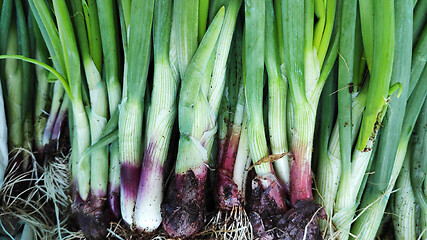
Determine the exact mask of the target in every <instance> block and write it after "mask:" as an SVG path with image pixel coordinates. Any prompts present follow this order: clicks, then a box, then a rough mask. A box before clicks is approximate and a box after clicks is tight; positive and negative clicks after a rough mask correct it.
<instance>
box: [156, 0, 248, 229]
mask: <svg viewBox="0 0 427 240" xmlns="http://www.w3.org/2000/svg"><path fill="white" fill-rule="evenodd" d="M239 2H241V1H239V0H233V1H231V2H230V3H229V5H228V6H227V11H225V10H224V8H223V7H222V8H221V9H220V10H219V11H218V13H217V15H216V16H215V18H214V19H213V21H212V22H211V24H210V26H209V28H208V30H207V31H206V33H205V35H204V37H203V40H202V41H201V43H200V45H199V47H198V48H197V50H196V52H195V54H194V56H193V57H192V59H191V62H190V63H189V64H188V67H186V71H185V75H183V74H182V71H181V70H182V67H181V66H182V65H184V67H185V62H183V60H185V59H186V58H184V57H181V58H180V57H179V56H180V55H182V54H183V53H180V52H179V51H182V50H178V66H179V69H180V75H181V79H182V83H181V91H180V96H179V105H178V121H179V131H180V139H179V143H178V155H177V160H176V165H175V171H174V175H173V178H172V180H171V183H170V185H169V188H168V190H167V193H166V198H165V200H164V202H163V205H162V215H163V216H164V218H163V227H164V228H165V230H166V231H167V232H168V233H169V234H170V235H172V236H174V237H190V236H194V234H196V233H197V232H198V230H200V229H201V227H202V226H203V222H204V218H205V212H206V210H205V200H206V197H205V194H206V179H207V172H208V168H207V164H208V161H209V159H210V158H211V157H210V155H211V148H212V144H213V140H214V136H215V134H216V130H217V126H216V115H217V113H218V109H219V103H220V101H221V98H222V91H223V87H224V83H223V81H224V75H225V64H226V62H227V57H228V52H229V48H230V45H231V38H232V35H233V34H232V33H233V31H234V24H235V19H236V16H237V12H238V9H239V4H238V3H239ZM181 7H182V6H181ZM174 8H175V6H174ZM225 12H226V13H225ZM224 15H225V17H224ZM174 16H175V11H174ZM233 16H234V18H233ZM174 21H175V19H174ZM223 22H224V24H223ZM184 23H185V21H184V22H177V23H176V24H177V26H179V25H180V24H184ZM174 24H175V23H174ZM184 27H185V25H184ZM187 27H188V29H193V28H191V27H190V26H188V25H187ZM230 27H231V30H230ZM178 29H179V28H175V30H178ZM193 31H194V32H197V27H196V28H195V29H193ZM220 33H221V34H220ZM176 37H177V44H178V46H180V44H182V43H183V42H180V40H179V39H180V38H182V37H183V36H180V34H179V33H178V34H177V35H176ZM228 38H229V39H228ZM218 39H220V40H218ZM221 39H222V41H221ZM181 40H184V38H183V39H181ZM217 40H218V41H217ZM217 42H218V44H217ZM216 45H218V46H217V47H216ZM215 48H217V52H215V51H214V49H215ZM220 49H221V50H220ZM184 54H188V53H184ZM213 56H215V58H214V57H213ZM214 60H215V61H214ZM210 69H212V71H213V72H212V75H211V71H210ZM219 73H221V74H219ZM211 76H212V80H211ZM215 84H218V85H215ZM217 86H221V87H222V89H220V91H219V93H218V92H217V91H218V89H217V88H218V87H217ZM210 87H212V88H210ZM214 93H218V94H217V95H215V94H214Z"/></svg>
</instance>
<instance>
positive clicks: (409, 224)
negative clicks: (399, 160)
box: [390, 151, 416, 240]
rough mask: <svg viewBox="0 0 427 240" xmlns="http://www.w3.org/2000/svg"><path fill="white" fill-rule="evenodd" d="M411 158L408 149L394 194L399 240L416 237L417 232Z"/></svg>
mask: <svg viewBox="0 0 427 240" xmlns="http://www.w3.org/2000/svg"><path fill="white" fill-rule="evenodd" d="M410 158H411V153H410V152H409V151H408V152H407V153H406V156H405V160H404V162H403V165H402V169H401V170H400V174H399V178H398V179H397V181H396V186H395V193H394V194H393V195H392V200H391V202H390V203H391V206H392V210H393V213H394V214H393V215H392V217H393V226H394V235H395V237H396V239H397V240H400V239H416V232H415V224H416V223H415V208H416V205H415V196H414V191H413V190H412V186H411V176H410Z"/></svg>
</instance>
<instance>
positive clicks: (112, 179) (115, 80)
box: [96, 0, 122, 219]
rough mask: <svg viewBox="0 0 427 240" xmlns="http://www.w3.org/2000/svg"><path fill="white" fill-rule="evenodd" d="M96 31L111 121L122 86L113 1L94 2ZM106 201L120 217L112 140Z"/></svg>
mask: <svg viewBox="0 0 427 240" xmlns="http://www.w3.org/2000/svg"><path fill="white" fill-rule="evenodd" d="M96 3H97V9H98V18H99V28H100V34H101V43H102V53H103V71H102V78H103V79H105V82H106V84H107V95H108V110H109V113H110V120H111V118H112V117H113V115H114V114H115V113H116V112H117V111H118V106H119V104H120V100H121V96H122V87H121V84H120V82H119V53H118V51H119V49H118V39H117V38H118V29H117V27H118V26H116V17H115V16H116V14H115V11H116V10H115V7H116V5H115V2H114V1H113V0H109V1H103V0H97V1H96ZM109 157H110V162H109V167H110V168H109V174H108V176H109V180H108V202H109V208H110V210H111V212H112V213H113V214H114V217H115V218H116V219H118V218H119V217H120V152H119V143H118V141H114V142H113V143H112V144H111V145H110V154H109Z"/></svg>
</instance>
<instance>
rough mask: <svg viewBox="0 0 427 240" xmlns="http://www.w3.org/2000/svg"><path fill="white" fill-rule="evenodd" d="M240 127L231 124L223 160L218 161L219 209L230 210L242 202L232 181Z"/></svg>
mask: <svg viewBox="0 0 427 240" xmlns="http://www.w3.org/2000/svg"><path fill="white" fill-rule="evenodd" d="M240 129H241V127H240V126H233V128H232V130H231V133H230V134H228V137H227V141H226V145H225V146H224V147H225V149H226V151H225V153H224V157H223V159H222V160H223V161H221V162H219V166H218V185H217V186H218V189H217V198H218V204H219V208H220V209H228V210H231V209H232V208H233V207H238V206H241V204H242V195H241V193H240V191H239V188H238V186H237V184H236V183H235V182H234V181H233V172H234V164H235V162H236V156H237V150H238V148H239V140H240Z"/></svg>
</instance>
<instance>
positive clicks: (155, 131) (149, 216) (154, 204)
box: [134, 0, 179, 232]
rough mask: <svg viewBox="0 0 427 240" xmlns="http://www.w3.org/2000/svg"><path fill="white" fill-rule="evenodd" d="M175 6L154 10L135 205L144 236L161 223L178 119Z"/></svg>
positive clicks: (163, 3) (160, 4)
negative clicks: (172, 41)
mask: <svg viewBox="0 0 427 240" xmlns="http://www.w3.org/2000/svg"><path fill="white" fill-rule="evenodd" d="M171 22H172V2H171V1H167V0H164V1H156V3H155V6H154V24H153V34H154V37H153V42H154V43H153V49H154V80H153V91H152V93H151V104H150V107H149V109H148V114H147V125H146V131H145V135H146V136H145V139H146V140H145V149H144V158H143V162H142V172H141V177H140V180H139V189H138V195H137V200H136V205H135V213H134V214H135V215H134V223H135V226H136V227H137V228H138V229H140V230H143V231H145V232H152V231H155V230H156V229H157V228H158V227H159V226H160V224H161V223H162V216H161V203H162V201H163V185H164V183H163V180H164V168H165V161H166V159H167V154H168V150H169V145H170V139H171V133H172V128H173V125H174V120H175V116H176V112H177V109H176V105H177V104H176V99H177V97H176V96H177V90H178V86H179V78H177V77H176V76H175V75H174V73H173V71H172V68H171V63H170V61H169V52H170V51H169V46H170V34H171Z"/></svg>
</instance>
